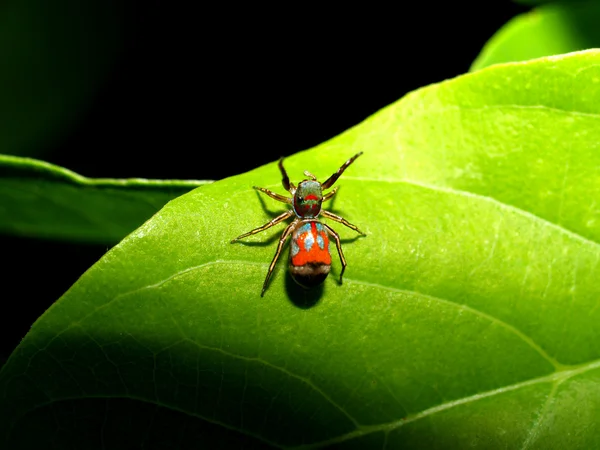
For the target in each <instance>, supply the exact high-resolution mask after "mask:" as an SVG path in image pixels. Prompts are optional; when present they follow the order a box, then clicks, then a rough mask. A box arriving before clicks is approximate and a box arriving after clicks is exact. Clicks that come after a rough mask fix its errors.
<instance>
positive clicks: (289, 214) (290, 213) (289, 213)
mask: <svg viewBox="0 0 600 450" xmlns="http://www.w3.org/2000/svg"><path fill="white" fill-rule="evenodd" d="M293 215H294V211H293V210H291V209H290V210H289V211H286V212H284V213H283V214H280V215H279V216H277V217H275V218H274V219H273V220H270V221H269V222H267V223H265V224H264V225H263V226H262V227H258V228H255V229H254V230H251V231H248V232H247V233H244V234H241V235H239V236H238V237H236V238H235V239H232V240H231V243H232V244H233V243H234V242H235V241H239V240H240V239H243V238H245V237H247V236H250V235H253V234H256V233H260V232H261V231H265V230H266V229H268V228H271V227H272V226H274V225H277V224H278V223H280V222H283V221H284V220H285V219H289V218H290V217H292V216H293ZM292 223H293V222H292ZM286 230H287V228H286Z"/></svg>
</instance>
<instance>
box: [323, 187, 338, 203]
mask: <svg viewBox="0 0 600 450" xmlns="http://www.w3.org/2000/svg"><path fill="white" fill-rule="evenodd" d="M339 188H340V187H339V186H336V187H334V188H333V190H332V191H330V192H328V193H327V194H325V195H324V196H323V201H324V202H326V201H327V200H329V199H330V198H331V197H333V196H334V195H335V193H336V192H337V190H338V189H339Z"/></svg>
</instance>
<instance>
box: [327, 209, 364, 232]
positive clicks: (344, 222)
mask: <svg viewBox="0 0 600 450" xmlns="http://www.w3.org/2000/svg"><path fill="white" fill-rule="evenodd" d="M321 215H322V216H323V217H327V218H328V219H331V220H335V221H336V222H339V223H341V224H342V225H346V226H347V227H348V228H350V229H352V230H354V231H356V232H357V233H359V234H362V235H363V236H366V233H363V232H362V231H360V230H359V229H358V227H357V226H356V225H352V224H351V223H350V222H348V221H347V220H346V219H344V218H343V217H340V216H338V215H337V214H333V213H331V212H329V211H325V210H324V209H322V210H321Z"/></svg>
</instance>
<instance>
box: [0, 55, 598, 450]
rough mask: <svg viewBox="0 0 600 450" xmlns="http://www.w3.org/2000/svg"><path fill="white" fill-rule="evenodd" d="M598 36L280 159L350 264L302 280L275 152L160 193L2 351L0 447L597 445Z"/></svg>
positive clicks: (458, 85) (469, 80)
mask: <svg viewBox="0 0 600 450" xmlns="http://www.w3.org/2000/svg"><path fill="white" fill-rule="evenodd" d="M599 118H600V52H593V51H590V52H586V53H578V54H573V55H566V56H561V57H553V58H547V59H541V60H536V61H531V62H527V63H516V64H506V65H498V66H494V67H491V68H489V69H486V70H481V71H478V72H475V73H473V74H469V75H465V76H462V77H459V78H456V79H454V80H449V81H447V82H444V83H441V84H437V85H433V86H429V87H427V88H424V89H421V90H419V91H416V92H414V93H412V94H410V95H408V96H406V97H405V98H404V99H402V100H401V101H399V102H397V103H396V104H393V105H391V106H389V107H388V108H385V109H384V110H382V111H380V112H379V113H377V114H375V115H374V116H373V117H371V118H369V119H367V120H366V121H365V122H364V123H362V124H360V125H358V126H357V127H355V128H353V129H351V130H349V131H348V132H346V133H344V134H342V135H340V136H338V137H337V138H335V139H333V140H331V141H329V142H326V143H324V144H322V145H321V146H319V147H317V148H315V149H313V150H310V151H307V152H303V153H300V154H298V155H295V156H293V157H291V158H289V160H288V161H287V168H288V172H289V174H290V175H291V177H292V179H298V178H300V177H301V173H302V171H303V170H304V169H308V170H311V171H312V172H313V173H315V175H317V177H318V178H319V179H321V180H323V179H325V177H327V176H328V175H330V174H331V173H332V172H333V171H334V170H335V169H336V168H337V167H338V166H339V165H340V164H341V163H342V162H343V161H344V160H345V159H346V158H347V157H349V156H351V155H352V154H353V153H355V152H357V151H359V150H363V151H364V155H363V156H361V157H360V158H359V159H358V160H357V161H356V162H355V163H354V165H352V166H351V167H350V168H349V169H348V170H347V171H346V173H345V174H344V175H343V177H342V179H341V180H340V182H339V184H340V185H341V186H342V188H341V189H340V191H339V192H338V194H337V198H336V199H335V200H334V201H333V207H332V209H333V210H335V211H337V212H338V213H340V214H341V215H343V216H344V217H346V218H347V219H348V220H350V221H351V222H353V223H355V224H356V225H358V226H359V227H361V228H362V229H363V230H364V231H366V232H367V234H368V235H367V236H366V237H364V238H358V239H355V236H356V234H355V233H354V232H352V231H351V230H348V229H346V228H344V227H343V226H341V225H339V224H335V223H332V226H334V228H336V229H337V230H338V231H339V232H340V233H341V235H342V238H343V239H344V251H345V255H346V258H347V260H348V269H347V271H346V277H345V280H344V284H343V285H338V283H337V282H336V275H338V274H339V270H340V266H339V264H338V263H337V260H336V261H335V264H334V269H333V272H334V273H333V276H331V277H330V278H329V279H328V280H326V282H325V284H324V286H323V288H322V289H314V290H312V291H303V290H302V289H301V288H298V287H296V285H295V284H294V283H293V282H292V281H290V278H289V276H288V275H286V273H285V271H284V269H285V261H281V262H280V264H279V265H278V271H277V272H276V275H275V276H274V278H273V280H272V283H271V285H270V287H269V289H268V290H267V292H266V295H265V297H264V298H261V297H260V295H259V294H260V289H261V285H262V281H263V279H264V276H265V273H266V270H267V266H268V263H269V262H270V260H271V257H272V255H273V252H274V247H275V245H276V239H277V236H278V233H279V232H280V231H281V228H282V227H281V228H280V229H278V230H272V231H268V232H265V233H263V234H259V235H256V236H254V237H252V238H249V239H247V241H248V242H247V243H236V244H230V243H229V241H230V240H231V238H233V237H235V236H236V235H238V234H240V233H242V232H244V231H246V230H249V229H250V228H252V227H255V226H257V225H260V224H262V223H264V222H266V221H267V220H268V219H269V218H270V217H272V216H273V215H274V214H277V213H278V212H279V211H280V210H281V208H282V206H283V205H281V204H278V203H275V202H273V201H272V200H271V199H268V198H266V199H264V201H261V200H260V199H262V197H260V196H258V195H257V194H256V193H255V191H253V190H252V188H251V186H252V185H262V186H265V187H268V188H272V189H275V190H278V191H279V192H281V191H282V189H281V188H280V187H279V179H280V175H279V173H278V170H277V167H276V165H275V164H269V165H267V166H264V167H261V168H258V169H256V170H254V171H252V172H250V173H247V174H244V175H240V176H237V177H233V178H229V179H225V180H222V181H219V182H215V183H213V184H209V185H207V186H204V187H202V188H201V189H196V190H194V191H192V192H190V193H189V194H186V195H184V196H182V197H179V198H178V199H176V200H174V201H172V202H170V203H169V204H167V205H166V206H165V207H164V208H163V209H162V210H161V211H160V212H159V213H158V214H157V215H155V216H154V217H153V218H152V219H151V220H150V221H148V222H146V223H145V224H144V225H143V226H142V227H141V228H139V229H138V230H137V231H136V232H134V233H132V234H131V235H129V236H128V237H127V238H126V239H125V240H123V241H122V242H121V243H120V244H119V245H117V246H115V247H114V248H113V249H112V250H111V251H110V252H109V253H107V255H106V256H105V257H104V258H102V260H101V261H99V262H98V263H97V264H96V265H95V266H93V267H92V268H91V269H90V270H89V271H88V272H87V273H85V274H84V275H83V276H82V277H81V279H80V280H79V281H78V282H77V283H76V284H75V285H74V286H73V287H72V288H71V289H70V290H69V291H68V292H67V293H66V294H65V295H64V296H63V297H62V298H61V299H60V300H59V301H58V302H57V303H56V304H55V305H53V307H52V308H50V310H48V311H47V312H46V314H44V315H43V316H42V317H41V318H40V319H39V320H38V321H37V322H36V324H35V325H34V326H33V328H32V330H31V332H30V333H29V334H28V335H27V337H26V338H25V339H24V340H23V342H22V343H21V345H20V346H19V347H18V348H17V350H16V351H15V352H14V353H13V355H12V356H11V358H10V359H9V361H8V362H7V363H6V365H5V366H4V368H3V369H2V372H0V395H2V396H3V399H4V401H3V402H2V403H1V404H0V443H1V444H3V445H4V446H5V447H6V448H11V449H18V448H39V447H40V446H42V445H43V446H44V448H48V446H49V445H52V446H54V447H53V448H65V447H80V448H83V447H85V448H141V447H147V446H152V448H173V447H176V448H202V447H205V448H217V447H219V446H221V447H223V448H231V447H241V446H242V441H244V445H245V447H244V448H263V447H269V446H272V447H280V448H289V447H297V446H305V448H314V447H320V446H332V447H336V448H337V447H339V448H382V447H385V448H452V449H456V448H466V447H469V448H471V447H474V448H486V449H490V448H517V447H518V448H543V449H548V448H561V449H562V448H569V449H573V448H585V449H588V448H598V446H599V445H600V424H599V422H598V421H597V417H598V413H599V412H600V411H599V410H600V345H598V342H600V341H599V339H598V338H599V335H600V304H599V300H598V298H599V297H598V294H599V293H600V288H599V287H598V283H597V279H598V263H599V261H600V246H599V244H598V242H599V239H600V207H598V201H597V200H596V199H597V198H598V197H599V196H600V175H599V172H598V170H597V167H598V166H599V165H600V152H599V147H600V127H599V126H598V121H599Z"/></svg>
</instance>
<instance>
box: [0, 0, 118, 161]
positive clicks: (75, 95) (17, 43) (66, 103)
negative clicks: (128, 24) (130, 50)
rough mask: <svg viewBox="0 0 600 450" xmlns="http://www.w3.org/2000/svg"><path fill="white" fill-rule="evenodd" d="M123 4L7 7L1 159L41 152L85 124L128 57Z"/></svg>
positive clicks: (0, 33)
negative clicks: (102, 88) (84, 116)
mask: <svg viewBox="0 0 600 450" xmlns="http://www.w3.org/2000/svg"><path fill="white" fill-rule="evenodd" d="M124 3H125V2H121V1H116V0H108V1H107V0H91V1H90V0H88V1H85V2H81V1H79V0H56V1H52V2H48V1H46V0H5V1H3V2H2V6H1V7H0V60H1V61H2V70H0V98H1V99H2V101H1V102H0V153H8V154H13V155H30V156H31V155H33V154H34V153H35V154H39V153H42V152H43V151H44V150H46V148H45V147H48V148H49V147H50V146H51V143H52V142H53V140H54V139H56V138H57V137H59V136H60V135H61V134H62V133H65V131H66V130H67V129H68V128H69V127H71V126H72V125H73V123H74V122H75V121H76V120H78V118H79V117H80V115H81V111H82V110H83V109H84V108H85V107H86V106H87V105H88V103H89V102H90V100H91V99H92V97H93V96H94V95H95V94H96V93H97V91H98V87H99V85H100V84H101V83H102V82H103V81H104V80H105V78H106V76H107V74H108V72H109V71H110V69H111V68H112V66H113V64H114V62H115V60H116V58H117V56H118V55H119V53H120V52H121V49H122V45H123V38H124V15H125V8H124V6H123V5H124Z"/></svg>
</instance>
